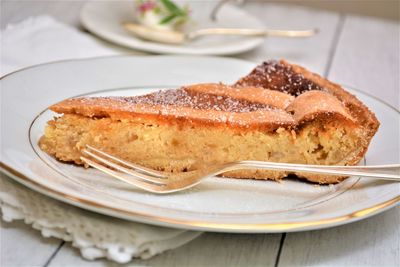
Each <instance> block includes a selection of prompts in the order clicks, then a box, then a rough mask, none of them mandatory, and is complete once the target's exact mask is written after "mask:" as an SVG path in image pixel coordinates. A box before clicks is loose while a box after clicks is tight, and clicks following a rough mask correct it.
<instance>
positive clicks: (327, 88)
mask: <svg viewBox="0 0 400 267" xmlns="http://www.w3.org/2000/svg"><path fill="white" fill-rule="evenodd" d="M50 108H51V110H53V111H55V112H58V113H70V114H80V115H83V116H88V117H111V118H113V119H116V120H119V119H130V120H139V121H140V120H145V119H151V120H154V119H155V120H158V121H159V122H166V123H183V124H188V123H189V124H201V125H223V126H225V127H237V128H240V129H243V128H247V129H254V128H258V129H262V130H266V131H271V130H275V129H277V128H279V127H287V128H296V127H298V126H301V125H302V124H304V123H306V122H309V121H311V120H316V119H321V120H326V119H327V118H328V117H331V118H334V119H336V120H341V121H342V122H348V123H351V124H353V125H355V126H357V125H358V126H363V127H366V128H368V130H367V131H370V133H369V134H367V135H368V136H370V137H372V135H373V134H374V133H375V131H376V130H377V128H378V126H379V123H378V121H377V120H376V118H375V115H374V114H373V113H372V112H371V111H369V110H368V108H367V107H365V106H364V105H363V104H362V103H361V102H360V101H359V100H358V99H357V98H356V97H354V96H353V95H351V94H350V93H348V92H346V91H345V90H344V89H343V88H341V87H340V86H339V85H337V84H334V83H331V82H329V81H328V80H326V79H324V78H322V77H320V76H319V75H317V74H314V73H311V72H309V71H307V70H305V69H304V68H302V67H300V66H297V65H293V64H289V63H287V62H285V61H283V60H281V61H267V62H264V63H262V64H261V65H259V66H257V67H256V68H255V69H254V70H253V71H252V72H251V73H250V74H249V75H247V76H245V77H243V78H241V79H240V80H239V81H238V82H237V83H236V84H235V85H233V86H228V85H224V84H221V83H209V84H196V85H190V86H185V87H182V88H180V89H175V90H164V91H159V92H155V93H151V94H147V95H143V96H133V97H103V98H101V97H93V98H85V97H84V98H74V99H68V100H65V101H62V102H60V103H58V104H56V105H53V106H52V107H50Z"/></svg>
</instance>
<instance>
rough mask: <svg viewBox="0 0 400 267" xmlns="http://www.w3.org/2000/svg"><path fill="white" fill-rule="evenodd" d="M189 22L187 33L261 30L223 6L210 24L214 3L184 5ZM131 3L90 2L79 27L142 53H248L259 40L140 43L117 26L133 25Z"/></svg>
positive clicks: (233, 8) (226, 38) (214, 38)
mask: <svg viewBox="0 0 400 267" xmlns="http://www.w3.org/2000/svg"><path fill="white" fill-rule="evenodd" d="M187 3H188V4H189V5H190V7H191V10H192V13H191V17H192V18H193V23H192V24H191V25H192V26H191V30H195V29H202V28H217V27H224V28H227V27H228V28H251V29H263V28H265V26H264V25H263V24H262V23H261V22H260V21H259V20H258V19H257V18H255V17H253V16H252V15H250V14H248V13H247V12H245V11H244V10H241V9H240V8H238V7H236V6H234V5H231V4H226V5H224V6H223V7H222V8H221V10H220V11H219V13H218V20H217V21H216V22H213V21H211V19H210V13H211V11H212V9H213V8H214V6H215V4H216V1H187ZM134 13H135V10H134V1H92V2H88V3H87V4H85V5H84V6H83V8H82V10H81V14H80V19H81V23H82V25H83V26H84V27H85V28H86V29H87V30H89V31H90V32H92V33H93V34H95V35H98V36H99V37H101V38H103V39H106V40H108V41H110V42H112V43H115V44H118V45H122V46H125V47H128V48H133V49H137V50H141V51H145V52H151V53H160V54H191V55H230V54H237V53H241V52H245V51H248V50H251V49H253V48H255V47H257V46H258V45H260V44H261V43H262V42H263V41H264V38H262V37H238V36H208V37H205V38H199V39H197V40H194V41H192V42H189V43H186V44H183V45H170V44H162V43H156V42H151V41H146V40H142V39H140V38H137V37H136V36H134V35H133V34H131V33H129V32H127V31H126V30H125V29H124V28H123V27H122V25H121V23H122V22H125V21H135V14H134Z"/></svg>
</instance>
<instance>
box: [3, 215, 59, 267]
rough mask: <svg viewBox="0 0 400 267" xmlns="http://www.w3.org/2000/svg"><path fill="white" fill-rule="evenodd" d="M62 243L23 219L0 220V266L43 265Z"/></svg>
mask: <svg viewBox="0 0 400 267" xmlns="http://www.w3.org/2000/svg"><path fill="white" fill-rule="evenodd" d="M62 243H63V242H62V241H61V240H59V239H55V238H44V237H42V236H41V234H40V232H39V231H38V230H35V229H33V228H32V226H31V225H27V224H25V223H24V222H23V221H16V222H11V223H6V222H3V221H0V266H2V267H7V266H10V267H11V266H44V265H45V264H46V263H47V262H48V260H49V259H50V258H51V256H52V255H53V254H54V253H55V252H56V251H57V248H58V247H59V246H60V245H61V244H62Z"/></svg>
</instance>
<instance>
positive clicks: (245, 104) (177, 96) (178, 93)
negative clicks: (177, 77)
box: [114, 89, 272, 113]
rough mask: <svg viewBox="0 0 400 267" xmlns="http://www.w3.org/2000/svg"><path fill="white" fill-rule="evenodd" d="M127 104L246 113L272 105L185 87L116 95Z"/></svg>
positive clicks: (267, 108)
mask: <svg viewBox="0 0 400 267" xmlns="http://www.w3.org/2000/svg"><path fill="white" fill-rule="evenodd" d="M114 99H115V100H117V101H121V102H124V103H125V104H130V105H136V104H144V105H152V106H161V107H164V108H167V107H169V106H175V107H176V106H179V107H190V108H193V109H197V110H215V111H225V112H234V113H246V112H253V111H256V110H270V109H272V107H271V106H269V105H265V104H260V103H252V102H249V101H245V100H238V99H234V98H232V97H227V96H220V95H218V96H217V95H212V94H204V93H196V92H188V91H186V90H184V89H177V90H174V89H172V90H161V91H158V92H155V93H152V94H148V95H143V96H136V97H115V98H114Z"/></svg>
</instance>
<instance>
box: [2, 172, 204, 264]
mask: <svg viewBox="0 0 400 267" xmlns="http://www.w3.org/2000/svg"><path fill="white" fill-rule="evenodd" d="M0 208H1V211H2V218H3V220H4V221H7V222H10V221H13V220H24V221H25V223H27V224H31V225H32V227H33V228H35V229H38V230H40V231H41V233H42V235H43V236H44V237H56V238H59V239H63V240H65V241H70V242H72V245H73V246H74V247H77V248H78V249H79V250H80V251H81V255H82V257H84V258H85V259H89V260H94V259H97V258H102V257H105V258H107V259H109V260H112V261H115V262H118V263H126V262H128V261H130V260H131V259H132V258H134V257H140V258H142V259H146V258H150V257H152V256H154V255H156V254H159V253H161V252H163V251H165V250H169V249H174V248H177V247H179V246H181V245H183V244H185V243H187V242H189V241H191V240H192V239H194V238H196V237H197V236H199V235H200V234H201V233H200V232H192V231H184V230H177V229H170V228H163V227H157V226H151V225H146V224H141V223H135V222H129V221H125V220H120V219H116V218H112V217H108V216H104V215H100V214H96V213H93V212H89V211H85V210H83V209H80V208H77V207H74V206H71V205H68V204H65V203H62V202H60V201H57V200H53V199H51V198H49V197H46V196H43V195H41V194H39V193H36V192H34V191H32V190H30V189H28V188H26V187H24V186H22V185H20V184H18V183H16V182H14V181H12V180H11V179H10V178H8V177H6V176H4V175H3V174H2V175H1V178H0Z"/></svg>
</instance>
